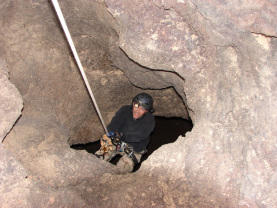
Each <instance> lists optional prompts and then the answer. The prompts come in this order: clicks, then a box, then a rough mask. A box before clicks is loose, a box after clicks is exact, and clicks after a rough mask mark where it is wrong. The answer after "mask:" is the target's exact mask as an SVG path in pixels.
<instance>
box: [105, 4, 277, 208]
mask: <svg viewBox="0 0 277 208" xmlns="http://www.w3.org/2000/svg"><path fill="white" fill-rule="evenodd" d="M106 2H107V5H108V9H109V11H110V12H111V14H112V15H113V16H114V17H115V19H116V20H117V22H118V25H120V26H119V27H118V34H119V45H120V47H121V49H122V50H124V52H125V53H126V54H127V55H128V56H129V57H130V58H131V59H133V60H135V61H136V62H138V63H139V64H140V65H142V66H145V67H148V68H152V69H154V71H153V72H152V74H154V75H156V76H157V77H160V76H163V75H164V74H165V71H169V72H175V73H176V74H178V75H179V77H178V79H177V78H175V80H173V81H172V82H171V83H173V84H174V86H175V87H176V90H177V91H178V93H179V94H180V95H181V96H182V97H183V99H184V100H186V101H187V105H188V107H189V110H190V115H191V117H192V119H193V123H194V128H193V131H192V132H191V133H189V134H187V136H186V138H179V140H178V141H177V142H175V143H174V144H171V145H167V146H164V147H162V148H161V149H159V150H158V151H157V152H156V154H154V155H153V156H151V157H150V159H149V160H148V161H147V162H146V163H145V165H144V166H143V167H144V169H143V170H142V171H141V172H140V173H145V175H147V176H149V175H155V176H157V178H158V179H159V180H158V181H159V182H157V183H158V184H159V187H160V188H161V190H163V194H164V198H163V201H164V203H165V204H166V205H168V206H172V207H174V206H177V207H178V206H189V207H221V206H223V207H238V206H241V207H263V206H265V207H275V206H276V200H275V197H276V194H275V192H276V188H275V187H274V185H273V184H276V157H274V154H276V128H275V127H274V126H275V125H276V121H277V120H276V110H275V109H276V60H277V59H276V53H275V51H276V32H277V31H276V24H277V22H276V2H272V1H252V2H251V3H250V2H247V3H246V2H245V3H243V4H242V5H241V3H238V2H236V1H231V2H230V1H229V2H228V3H227V2H219V1H208V2H207V1H205V2H203V1H147V0H145V1H136V2H132V3H131V2H129V1H124V0H121V1H114V0H107V1H106ZM144 74H146V73H144ZM175 77H177V76H175ZM167 78H168V79H169V80H172V79H171V77H170V76H167V75H166V78H165V79H164V80H165V81H166V80H167ZM154 79H155V78H154ZM136 82H139V80H137V81H136ZM180 82H181V83H182V84H181V85H180ZM164 175H166V177H165V176H164ZM165 178H166V179H165ZM168 180H169V181H168ZM164 181H167V182H164ZM170 181H174V182H173V183H172V184H171V183H170ZM176 183H177V184H178V185H177V184H176ZM173 190H174V191H173ZM192 198H194V201H193V200H191V199H192Z"/></svg>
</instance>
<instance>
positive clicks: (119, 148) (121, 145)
mask: <svg viewBox="0 0 277 208" xmlns="http://www.w3.org/2000/svg"><path fill="white" fill-rule="evenodd" d="M114 147H115V148H114ZM100 150H101V153H103V155H104V154H105V153H108V151H111V152H112V153H111V154H110V156H109V158H108V159H107V161H110V160H111V159H112V158H113V157H114V156H115V155H117V154H120V153H123V152H125V153H126V155H127V156H128V157H129V158H130V159H131V160H132V161H133V162H134V164H135V165H136V164H138V160H137V158H136V156H135V151H134V148H133V147H132V145H130V144H127V143H126V142H123V141H121V140H120V139H119V135H118V134H115V133H110V134H108V135H106V134H105V135H104V136H103V137H102V138H101V148H100Z"/></svg>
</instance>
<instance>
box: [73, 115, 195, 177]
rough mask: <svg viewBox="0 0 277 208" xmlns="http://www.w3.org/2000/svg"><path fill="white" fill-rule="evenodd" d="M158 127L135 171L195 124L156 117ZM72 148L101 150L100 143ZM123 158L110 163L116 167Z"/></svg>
mask: <svg viewBox="0 0 277 208" xmlns="http://www.w3.org/2000/svg"><path fill="white" fill-rule="evenodd" d="M155 119H156V127H155V130H154V131H153V133H152V134H151V139H150V143H149V145H148V147H147V153H146V154H144V155H143V156H142V158H141V162H140V163H139V164H138V165H136V166H135V168H134V171H133V172H135V171H137V170H138V169H139V168H140V165H141V163H143V161H145V160H146V159H147V158H148V157H149V156H150V155H151V154H152V153H153V152H154V151H155V150H157V149H158V148H159V147H161V146H162V145H165V144H169V143H173V142H175V141H176V140H177V138H178V137H179V136H180V135H182V136H185V134H186V132H188V131H191V129H192V127H193V124H192V122H191V121H189V120H185V119H183V118H175V117H174V118H165V117H155ZM71 148H73V149H76V150H86V151H87V152H89V153H92V154H94V153H95V152H96V151H97V150H99V148H100V142H99V141H96V142H91V143H87V144H77V145H72V146H71ZM120 157H121V156H119V155H117V156H115V157H114V158H113V159H112V160H111V161H110V162H111V163H112V164H114V165H116V163H117V162H118V160H119V159H120Z"/></svg>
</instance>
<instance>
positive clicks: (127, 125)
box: [95, 93, 155, 173]
mask: <svg viewBox="0 0 277 208" xmlns="http://www.w3.org/2000/svg"><path fill="white" fill-rule="evenodd" d="M153 112H154V108H153V99H152V97H151V96H150V95H149V94H147V93H140V94H138V95H136V96H135V97H134V98H133V100H132V105H127V106H123V107H121V108H120V109H119V110H118V111H117V112H116V114H115V116H114V117H113V119H112V121H111V123H110V124H109V125H108V126H107V129H108V132H109V133H108V134H105V135H103V136H102V138H101V139H100V142H101V147H100V149H99V150H98V151H97V152H96V153H95V154H96V155H97V156H98V157H100V158H103V159H104V160H105V161H110V160H111V159H112V158H113V157H114V156H116V155H117V154H120V155H122V157H121V158H120V160H119V161H118V162H117V164H116V166H118V167H119V169H120V171H121V172H122V173H130V172H132V171H133V169H134V166H135V165H137V164H138V163H139V162H140V159H141V157H142V155H143V154H145V153H146V151H147V150H146V147H147V145H148V143H149V140H150V134H151V133H152V131H153V130H154V128H155V118H154V116H153V115H152V113H153Z"/></svg>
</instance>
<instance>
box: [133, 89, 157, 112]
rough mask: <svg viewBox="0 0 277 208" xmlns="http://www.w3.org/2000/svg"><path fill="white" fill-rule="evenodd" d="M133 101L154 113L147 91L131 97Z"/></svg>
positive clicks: (151, 100)
mask: <svg viewBox="0 0 277 208" xmlns="http://www.w3.org/2000/svg"><path fill="white" fill-rule="evenodd" d="M133 102H134V103H135V104H138V105H139V106H142V107H143V108H145V109H146V110H147V111H149V112H150V113H154V111H155V110H154V108H153V99H152V97H151V96H150V95H148V94H147V93H140V94H138V95H136V96H135V97H134V98H133Z"/></svg>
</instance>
